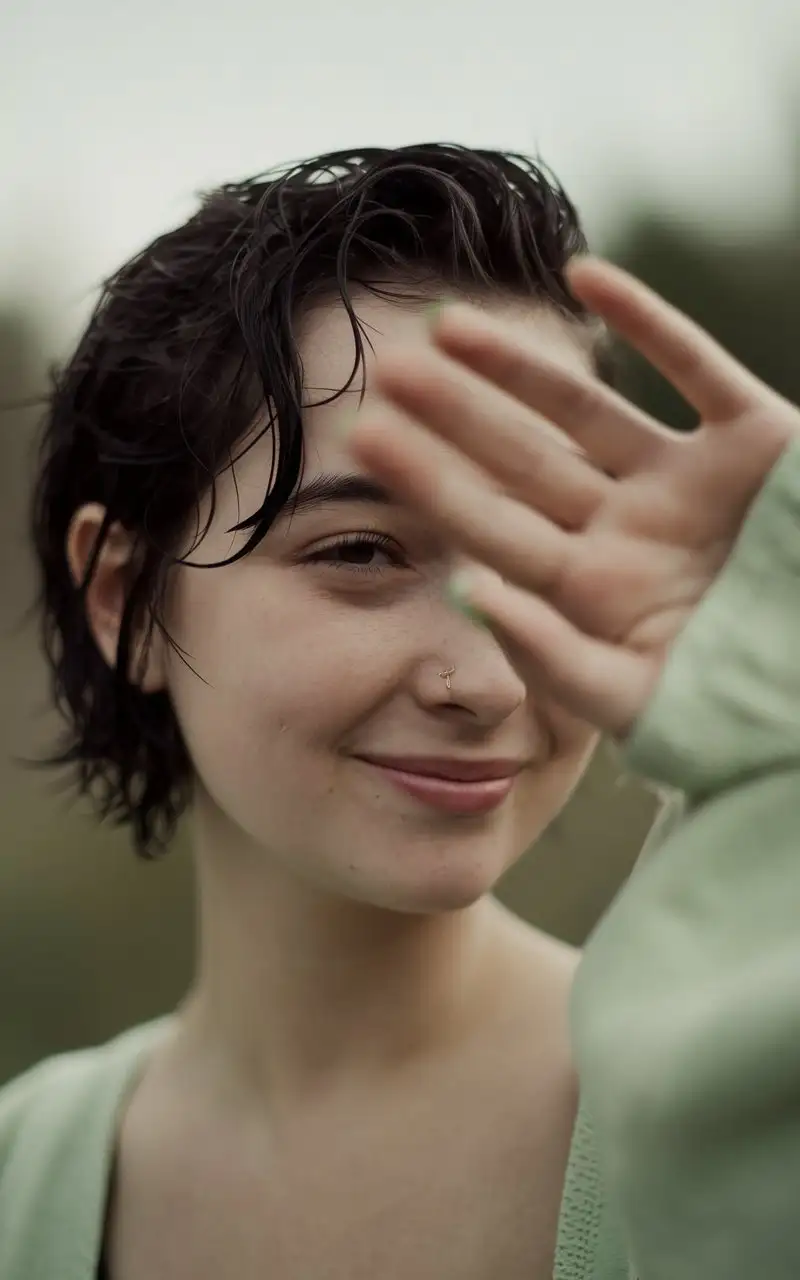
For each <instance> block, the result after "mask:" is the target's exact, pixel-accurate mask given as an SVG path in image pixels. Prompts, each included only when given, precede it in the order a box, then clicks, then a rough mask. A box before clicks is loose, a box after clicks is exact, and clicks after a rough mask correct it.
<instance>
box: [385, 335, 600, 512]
mask: <svg viewBox="0 0 800 1280" xmlns="http://www.w3.org/2000/svg"><path fill="white" fill-rule="evenodd" d="M374 379H375V385H376V386H377V388H378V390H379V391H380V392H381V393H382V394H383V395H384V396H386V397H387V399H389V400H390V401H391V402H392V403H393V404H394V405H396V406H399V407H400V408H401V409H403V410H405V411H406V412H407V413H409V414H411V415H412V416H413V417H414V418H416V419H417V420H418V421H420V422H422V423H423V424H424V426H426V427H427V428H429V429H430V430H431V431H434V432H436V434H437V435H439V436H442V437H443V438H444V439H445V440H448V441H450V442H451V443H452V444H454V445H456V446H457V447H458V448H459V449H461V450H463V451H464V453H466V454H467V456H468V457H470V458H471V459H472V460H473V461H474V462H476V463H477V464H478V465H479V466H481V467H483V468H485V469H486V470H487V471H488V472H489V473H490V474H491V475H492V476H493V477H494V478H495V479H497V480H499V481H500V483H501V484H502V485H503V486H504V488H505V489H506V490H507V491H508V492H509V493H511V494H512V495H513V496H515V497H517V498H519V499H520V500H521V501H523V502H527V503H530V504H531V505H533V506H534V507H536V509H537V510H538V511H540V512H541V513H542V515H546V516H547V517H548V518H549V519H552V520H555V521H557V522H558V523H559V524H561V525H563V526H564V527H565V528H579V527H581V526H583V525H585V524H586V523H587V522H588V520H589V519H590V518H591V516H592V515H594V513H595V512H596V511H597V509H598V508H599V506H600V505H601V503H602V502H603V500H604V499H605V498H606V497H607V495H608V492H609V490H610V488H611V484H612V481H611V480H609V478H608V477H607V476H605V475H603V474H602V473H601V472H600V471H598V470H597V468H596V467H594V466H592V465H591V463H590V462H589V461H588V460H587V459H586V457H585V456H583V455H582V454H581V453H580V452H579V451H578V449H577V448H576V446H575V444H574V443H573V441H572V440H570V439H569V437H568V436H565V435H564V434H563V433H561V432H559V431H558V430H557V429H556V428H555V427H553V426H552V425H551V424H549V423H546V422H543V421H542V420H541V419H539V418H538V417H537V416H536V415H535V414H534V413H532V412H531V410H530V409H529V408H527V407H526V406H525V405H523V404H521V403H520V402H519V401H518V400H515V399H513V398H512V397H511V396H509V395H507V394H506V393H505V392H504V391H502V390H500V389H498V387H496V386H494V385H493V384H492V383H491V382H488V381H487V380H486V379H485V378H483V377H479V376H478V375H477V374H475V373H472V372H471V371H470V370H468V369H465V368H464V367H463V366H462V365H459V364H457V363H456V362H455V361H453V360H450V359H448V358H447V357H446V356H444V355H442V354H441V353H440V352H438V351H436V350H434V349H431V348H429V347H424V346H422V345H420V346H418V347H414V348H412V349H408V350H403V349H402V348H394V349H393V350H392V351H391V352H388V353H387V354H386V355H385V356H384V357H383V358H382V359H381V360H380V361H379V362H378V364H377V366H376V370H375V374H374Z"/></svg>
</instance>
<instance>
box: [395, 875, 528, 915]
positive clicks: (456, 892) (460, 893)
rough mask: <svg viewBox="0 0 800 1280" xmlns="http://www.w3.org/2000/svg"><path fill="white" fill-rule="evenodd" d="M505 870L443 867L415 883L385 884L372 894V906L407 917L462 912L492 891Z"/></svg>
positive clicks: (413, 881) (410, 881)
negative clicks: (403, 914) (406, 915)
mask: <svg viewBox="0 0 800 1280" xmlns="http://www.w3.org/2000/svg"><path fill="white" fill-rule="evenodd" d="M504 871H505V867H491V868H489V867H487V866H485V865H484V866H480V865H474V866H471V867H470V866H465V865H462V866H457V865H454V866H447V867H441V868H438V869H437V870H436V872H435V873H432V874H428V875H427V876H420V877H418V878H417V879H415V880H405V881H403V882H402V883H398V882H397V881H395V882H394V883H392V884H388V883H385V884H384V885H382V886H381V888H380V889H378V887H377V886H374V888H375V892H374V895H372V894H371V895H370V897H371V899H372V901H373V902H374V904H375V905H376V906H381V907H385V908H387V909H388V910H390V911H397V912H400V913H405V914H408V915H444V914H446V913H447V912H451V911H464V910H466V908H468V907H472V906H474V905H475V903H476V902H480V900H481V898H485V897H486V896H487V894H490V893H492V892H493V890H494V889H495V887H496V885H497V882H498V881H499V880H500V878H501V876H502V874H503V872H504Z"/></svg>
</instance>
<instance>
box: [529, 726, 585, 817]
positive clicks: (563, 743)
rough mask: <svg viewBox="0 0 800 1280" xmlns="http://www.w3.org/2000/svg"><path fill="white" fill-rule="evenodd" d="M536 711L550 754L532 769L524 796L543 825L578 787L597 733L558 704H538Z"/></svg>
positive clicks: (557, 811) (556, 813) (558, 810)
mask: <svg viewBox="0 0 800 1280" xmlns="http://www.w3.org/2000/svg"><path fill="white" fill-rule="evenodd" d="M537 715H538V716H539V717H541V720H542V721H543V722H544V724H545V725H546V727H547V732H548V734H549V737H550V757H549V760H548V763H547V765H546V766H545V767H544V768H542V769H540V770H537V771H535V772H534V774H533V776H532V778H531V782H530V786H529V788H528V790H527V799H528V801H529V804H530V805H531V807H532V808H534V809H535V810H536V812H537V813H538V815H539V816H540V818H541V819H542V821H543V822H544V824H545V825H546V824H547V823H549V822H550V821H552V819H553V818H555V817H556V816H557V815H558V813H559V812H560V811H561V809H562V808H563V807H564V805H565V804H566V803H567V801H568V800H569V798H570V796H571V795H572V793H573V791H574V790H575V788H576V787H577V785H578V783H579V782H580V780H581V778H582V777H583V775H584V773H585V772H586V770H587V768H588V766H589V763H590V761H591V759H592V756H593V755H594V752H595V750H596V748H597V745H598V743H599V741H600V735H599V734H598V733H597V731H596V730H595V729H594V728H592V726H591V725H588V724H586V722H585V721H583V720H578V719H576V718H575V717H574V716H572V715H569V714H568V713H567V712H565V711H563V710H562V709H561V708H560V707H557V706H553V705H541V704H540V705H539V706H538V707H537Z"/></svg>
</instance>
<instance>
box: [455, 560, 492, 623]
mask: <svg viewBox="0 0 800 1280" xmlns="http://www.w3.org/2000/svg"><path fill="white" fill-rule="evenodd" d="M471 587H472V577H471V575H470V574H469V573H455V574H453V576H452V577H451V578H449V579H448V581H447V584H446V586H445V599H446V600H447V603H448V604H450V605H451V606H452V607H453V608H454V609H456V610H457V611H458V612H459V613H463V615H464V617H465V618H469V620H470V622H474V623H475V625H476V626H477V627H487V628H488V626H489V619H488V618H487V616H486V614H485V613H482V612H481V610H480V609H479V608H478V607H477V605H475V604H473V603H472V600H471V599H470V589H471Z"/></svg>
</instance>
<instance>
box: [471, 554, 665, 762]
mask: <svg viewBox="0 0 800 1280" xmlns="http://www.w3.org/2000/svg"><path fill="white" fill-rule="evenodd" d="M452 594H453V596H454V598H455V599H456V600H458V599H459V598H460V599H461V600H462V601H463V602H464V605H466V606H467V607H468V610H469V612H470V615H471V616H473V617H474V616H475V614H477V615H478V617H479V619H480V616H481V615H482V616H483V617H484V618H486V619H487V620H488V624H489V626H490V628H491V630H492V631H493V632H494V633H495V634H496V635H497V638H498V640H499V642H500V643H501V644H502V645H504V647H507V648H508V650H509V657H510V658H511V659H512V660H513V662H514V665H515V666H516V668H517V669H518V670H519V671H520V674H521V675H522V677H523V679H526V680H527V681H529V682H530V683H532V684H534V685H535V686H536V687H538V688H544V689H545V690H546V691H547V692H548V693H549V694H551V695H552V697H553V698H554V699H555V700H556V701H557V702H558V703H560V704H561V706H563V707H565V708H566V709H567V710H568V711H571V712H572V713H573V714H574V715H576V716H578V717H579V718H580V719H582V720H586V721H588V722H589V723H590V724H592V725H595V726H596V727H597V728H598V729H601V730H602V731H603V732H605V733H610V734H613V735H614V736H616V737H624V736H625V735H626V734H627V733H628V732H629V731H630V729H631V728H632V726H633V724H634V722H635V721H636V720H637V719H638V717H639V715H640V714H641V711H642V709H643V708H644V706H645V704H646V702H647V700H648V698H649V696H650V693H651V687H652V684H653V681H654V676H653V670H652V665H651V664H650V663H648V661H647V659H646V658H644V657H643V656H642V655H641V654H638V653H635V652H633V651H631V650H627V649H623V648H622V647H621V646H617V645H612V644H608V643H606V642H605V641H602V640H597V639H595V638H594V637H592V636H587V635H585V634H584V633H583V632H582V631H580V630H579V629H578V628H577V627H575V626H573V625H572V623H571V622H570V621H569V620H568V619H567V618H565V617H564V616H563V615H562V614H560V613H559V612H558V610H557V609H554V608H553V606H552V605H550V604H549V603H548V602H547V601H546V600H543V599H542V598H541V597H540V596H536V595H531V594H529V593H528V592H525V591H520V590H519V589H518V588H516V587H514V586H512V585H510V584H509V583H507V582H502V581H501V580H500V579H499V578H498V577H497V576H496V575H495V574H493V573H486V572H485V571H484V570H481V569H480V568H478V569H468V570H466V571H465V572H463V573H461V574H459V575H457V578H456V580H455V582H454V583H453V593H452Z"/></svg>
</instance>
